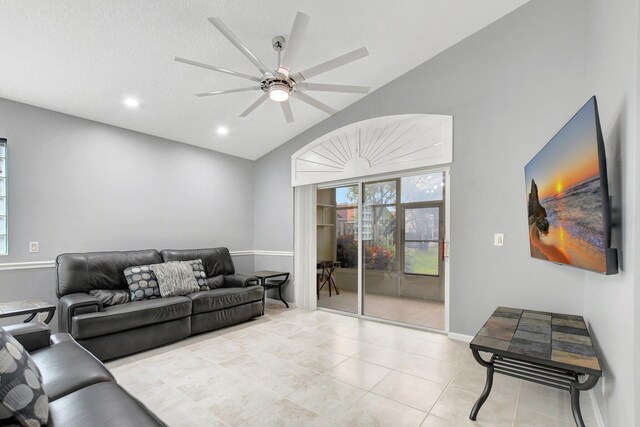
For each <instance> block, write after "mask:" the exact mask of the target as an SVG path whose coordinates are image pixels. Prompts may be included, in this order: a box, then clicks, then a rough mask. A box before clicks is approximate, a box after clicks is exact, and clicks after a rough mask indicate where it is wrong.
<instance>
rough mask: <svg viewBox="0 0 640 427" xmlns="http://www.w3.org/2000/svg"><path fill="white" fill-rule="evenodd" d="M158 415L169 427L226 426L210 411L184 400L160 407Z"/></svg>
mask: <svg viewBox="0 0 640 427" xmlns="http://www.w3.org/2000/svg"><path fill="white" fill-rule="evenodd" d="M158 415H159V416H160V417H161V418H162V420H163V421H164V422H165V423H167V424H168V425H170V426H171V427H197V426H207V427H226V426H228V424H227V423H225V422H224V421H222V420H221V419H219V418H217V417H216V416H215V415H214V414H212V413H211V411H208V410H207V409H205V408H203V407H200V406H198V405H195V404H189V403H185V402H180V403H179V404H177V405H173V406H169V407H166V408H164V409H161V410H160V412H159V413H158Z"/></svg>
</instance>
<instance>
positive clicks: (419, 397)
mask: <svg viewBox="0 0 640 427" xmlns="http://www.w3.org/2000/svg"><path fill="white" fill-rule="evenodd" d="M444 388H445V387H444V386H443V385H442V384H438V383H435V382H432V381H429V380H425V379H422V378H418V377H414V376H413V375H408V374H403V373H402V372H391V373H390V374H389V375H387V376H386V377H385V378H384V379H383V380H382V381H380V382H379V383H378V384H377V385H376V386H375V387H373V389H371V392H372V393H375V394H378V395H380V396H384V397H387V398H389V399H392V400H395V401H396V402H400V403H404V404H405V405H409V406H411V407H414V408H416V409H419V410H421V411H424V412H429V411H430V410H431V408H432V407H433V405H434V404H435V403H436V401H437V400H438V398H439V397H440V395H441V394H442V392H443V391H444Z"/></svg>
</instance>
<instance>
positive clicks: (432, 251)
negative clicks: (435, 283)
mask: <svg viewBox="0 0 640 427" xmlns="http://www.w3.org/2000/svg"><path fill="white" fill-rule="evenodd" d="M404 233H405V234H404V236H405V237H404V272H405V273H407V274H425V275H429V276H438V275H439V274H440V252H439V251H440V208H439V207H420V208H406V209H405V214H404Z"/></svg>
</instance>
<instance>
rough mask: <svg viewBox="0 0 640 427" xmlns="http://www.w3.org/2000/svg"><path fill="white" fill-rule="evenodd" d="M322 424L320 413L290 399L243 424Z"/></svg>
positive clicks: (268, 426)
mask: <svg viewBox="0 0 640 427" xmlns="http://www.w3.org/2000/svg"><path fill="white" fill-rule="evenodd" d="M322 425H323V423H322V419H321V417H320V415H318V414H316V413H315V412H313V411H310V410H309V409H307V408H304V407H302V406H300V405H298V404H296V403H294V402H292V401H290V400H288V399H283V400H281V401H280V402H278V403H277V404H276V405H274V406H270V407H268V408H265V409H263V410H262V411H260V412H258V414H256V415H254V416H253V417H251V418H250V419H248V420H247V421H245V422H244V423H243V424H242V426H243V427H251V426H255V427H272V426H273V427H300V426H310V427H312V426H318V427H320V426H322Z"/></svg>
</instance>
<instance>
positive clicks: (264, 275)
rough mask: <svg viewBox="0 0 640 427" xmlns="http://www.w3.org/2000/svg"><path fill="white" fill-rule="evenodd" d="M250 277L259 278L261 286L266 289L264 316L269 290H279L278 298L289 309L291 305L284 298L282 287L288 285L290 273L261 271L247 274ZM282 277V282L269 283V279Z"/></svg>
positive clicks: (263, 303)
mask: <svg viewBox="0 0 640 427" xmlns="http://www.w3.org/2000/svg"><path fill="white" fill-rule="evenodd" d="M245 274H246V275H248V276H253V277H257V278H258V280H259V283H260V285H261V286H262V287H263V288H264V296H263V297H262V314H264V306H265V303H266V297H267V289H273V288H278V297H279V298H280V301H282V302H283V304H284V305H285V306H286V307H287V308H289V304H287V302H286V301H285V300H284V298H282V285H284V284H285V283H287V281H288V280H289V273H288V272H286V271H269V270H260V271H254V272H253V273H245ZM279 277H282V279H281V280H277V281H274V282H267V279H275V278H279Z"/></svg>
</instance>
